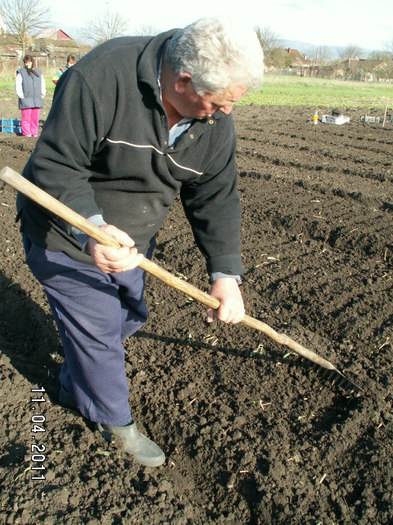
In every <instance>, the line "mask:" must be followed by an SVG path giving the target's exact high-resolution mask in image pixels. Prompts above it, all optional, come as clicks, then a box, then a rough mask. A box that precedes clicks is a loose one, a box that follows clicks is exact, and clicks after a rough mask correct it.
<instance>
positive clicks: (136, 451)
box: [97, 422, 165, 467]
mask: <svg viewBox="0 0 393 525" xmlns="http://www.w3.org/2000/svg"><path fill="white" fill-rule="evenodd" d="M97 429H98V431H99V432H100V434H101V435H102V436H103V437H104V438H105V439H106V440H107V441H111V438H112V435H114V436H115V437H117V438H119V439H120V442H121V444H122V445H123V449H124V450H125V452H128V453H129V454H131V455H132V456H134V458H135V461H136V462H137V463H140V464H141V465H145V466H146V467H158V466H160V465H162V464H163V463H164V461H165V454H164V452H163V451H162V450H161V449H160V447H159V446H158V445H156V444H155V443H154V441H152V440H151V439H149V438H147V437H146V436H144V435H143V434H141V433H140V432H139V430H138V428H137V426H136V424H135V422H133V423H131V424H130V425H126V426H124V427H121V426H120V427H118V426H114V425H104V424H101V423H97Z"/></svg>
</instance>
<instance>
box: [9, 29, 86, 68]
mask: <svg viewBox="0 0 393 525" xmlns="http://www.w3.org/2000/svg"><path fill="white" fill-rule="evenodd" d="M0 25H1V24H0ZM90 50H91V46H88V45H85V44H79V43H78V42H77V41H76V40H74V39H73V38H72V37H71V36H70V35H69V34H68V33H66V32H65V31H63V29H56V28H51V29H48V30H46V31H42V32H41V33H39V34H38V35H36V36H34V37H33V36H29V37H28V41H27V45H26V50H25V53H29V54H30V55H32V56H34V57H35V58H36V61H37V66H38V67H40V69H43V70H44V71H45V70H46V69H48V68H49V69H53V68H58V67H59V66H62V65H64V64H65V63H66V60H67V56H68V55H69V54H71V53H74V54H75V55H77V56H78V57H81V56H83V55H85V54H86V53H88V52H89V51H90ZM21 60H22V49H21V48H20V46H18V45H17V44H15V40H14V39H12V37H10V36H9V35H7V34H6V33H0V71H3V70H4V71H6V70H8V71H12V70H14V69H15V68H18V67H20V64H21Z"/></svg>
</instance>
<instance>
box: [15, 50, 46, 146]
mask: <svg viewBox="0 0 393 525" xmlns="http://www.w3.org/2000/svg"><path fill="white" fill-rule="evenodd" d="M23 63H24V67H21V68H20V69H18V71H17V72H16V79H15V92H16V94H17V96H18V107H19V109H20V110H21V112H22V124H21V128H22V135H24V136H25V137H37V136H38V127H39V117H40V109H41V108H42V107H43V105H44V98H45V95H46V85H45V79H44V76H43V74H42V72H41V70H39V69H37V68H36V67H35V60H34V57H33V56H31V55H26V56H25V57H24V59H23Z"/></svg>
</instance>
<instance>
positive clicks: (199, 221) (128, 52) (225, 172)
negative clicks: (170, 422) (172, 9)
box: [18, 18, 263, 466]
mask: <svg viewBox="0 0 393 525" xmlns="http://www.w3.org/2000/svg"><path fill="white" fill-rule="evenodd" d="M262 76H263V52H262V49H261V46H260V44H259V42H258V39H257V36H256V34H255V32H254V31H252V30H242V29H240V28H239V27H237V26H232V25H231V24H230V23H229V22H227V21H225V22H224V21H221V20H219V19H214V18H212V19H209V18H207V19H201V20H198V21H197V22H195V23H192V24H190V25H189V26H187V27H185V28H184V29H180V30H171V31H168V32H166V33H163V34H160V35H158V36H155V37H125V38H116V39H114V40H112V41H109V42H106V43H105V44H103V45H101V46H99V47H97V48H96V49H94V50H93V51H92V52H90V53H89V54H88V55H86V56H85V57H84V58H83V59H81V60H80V61H79V62H78V63H77V64H76V65H75V66H73V67H72V69H71V70H70V71H69V72H68V74H67V75H64V76H62V77H61V78H60V80H59V82H58V84H57V86H56V91H55V95H54V99H53V104H52V108H51V111H50V114H49V116H48V119H47V121H46V123H45V126H44V129H43V132H42V135H41V137H40V140H39V142H38V144H37V148H36V149H35V151H34V153H33V154H32V156H31V158H30V159H29V161H28V163H27V164H26V167H25V169H24V176H25V177H27V178H28V179H30V180H32V181H33V182H34V183H36V184H37V185H38V186H40V187H41V188H43V189H45V190H46V191H47V192H49V193H51V194H52V195H53V196H54V197H56V198H58V199H59V200H60V201H62V202H64V203H65V204H67V205H68V206H69V207H71V208H72V209H74V210H75V211H76V212H78V213H80V214H82V215H83V216H84V217H86V218H88V219H89V220H90V221H92V222H93V223H95V224H96V225H98V226H100V227H101V228H103V229H105V230H106V231H107V232H109V233H110V234H111V235H113V237H115V238H116V239H117V240H118V241H119V242H120V244H121V245H122V247H121V248H119V249H115V248H110V247H106V246H103V245H100V244H98V243H97V242H96V241H95V240H93V239H91V238H87V237H86V236H85V235H84V234H82V233H81V232H79V231H77V230H75V229H73V228H70V227H69V226H68V225H67V224H64V223H63V222H62V221H60V220H59V219H57V218H56V217H53V216H51V215H49V214H48V213H47V212H45V211H44V210H42V209H41V208H40V207H38V206H37V205H35V204H34V203H33V202H31V201H29V200H27V199H24V198H20V199H19V201H20V202H19V206H18V207H19V209H20V215H21V231H22V233H23V239H24V245H25V250H26V260H27V263H28V265H29V266H30V268H31V270H32V272H33V273H34V275H35V276H36V277H37V279H38V280H39V281H40V282H41V284H42V285H43V287H44V289H45V292H46V294H47V297H48V301H49V304H50V306H51V309H52V312H53V316H54V319H55V321H56V324H57V326H58V330H59V334H60V337H61V339H62V343H63V347H64V355H65V359H64V364H63V366H62V370H61V374H60V384H61V388H60V396H59V397H60V402H61V404H63V405H65V406H69V407H77V408H78V409H79V411H80V412H81V413H82V415H83V416H84V417H86V418H88V419H90V420H91V421H94V422H96V423H97V428H98V430H99V432H101V434H102V435H103V436H105V437H106V438H107V439H108V440H109V439H110V437H111V435H115V436H117V438H118V439H120V441H121V442H122V444H123V445H124V450H125V451H126V452H127V453H129V454H131V455H133V456H134V458H135V460H136V461H138V462H139V463H141V464H143V465H148V466H158V465H160V464H162V463H163V462H164V461H165V455H164V453H163V451H162V450H161V449H160V448H159V447H158V445H156V444H155V443H154V442H153V441H151V440H150V439H149V438H147V437H145V436H144V435H142V434H141V433H140V432H139V431H138V429H137V426H136V424H135V422H134V421H133V419H132V416H131V411H130V407H129V389H128V385H127V377H126V373H125V365H124V348H123V345H122V341H124V340H125V338H127V337H129V336H130V335H132V334H133V333H134V332H135V331H136V330H138V329H139V328H140V327H141V326H142V325H143V323H144V322H145V321H146V319H147V308H146V305H145V302H144V300H143V289H144V273H143V271H142V270H141V269H140V268H138V267H137V265H138V263H139V262H140V260H141V258H142V257H143V256H147V257H151V255H152V251H153V248H154V239H155V235H156V233H157V231H158V230H159V229H160V227H161V225H162V223H163V221H164V218H165V216H166V214H167V212H168V210H169V208H170V206H171V205H172V204H173V202H174V200H175V197H176V195H177V194H178V193H179V192H180V196H181V200H182V203H183V207H184V210H185V214H186V217H187V219H188V221H189V222H190V224H191V226H192V229H193V233H194V237H195V241H196V243H197V245H198V247H199V248H200V250H201V252H202V254H203V255H204V256H205V258H206V264H207V272H208V273H209V275H210V281H211V287H210V292H209V293H210V294H211V295H213V296H215V297H217V298H218V299H219V300H220V307H219V309H218V310H217V311H216V310H214V311H213V310H211V309H208V311H207V318H208V321H210V322H211V321H213V320H214V319H219V320H221V321H223V322H225V323H237V322H239V321H241V320H242V318H243V316H244V306H243V300H242V296H241V292H240V290H239V286H238V284H239V282H240V277H239V276H240V275H241V274H242V273H243V271H244V270H243V266H242V263H241V258H240V202H239V196H238V192H237V182H236V181H237V173H236V165H235V149H236V137H235V131H234V125H233V120H232V116H231V115H230V113H231V110H232V106H233V104H234V103H235V102H237V101H238V100H240V98H241V97H242V96H243V95H244V94H245V93H246V91H247V90H248V89H251V88H255V87H256V86H258V85H259V84H260V82H261V80H262Z"/></svg>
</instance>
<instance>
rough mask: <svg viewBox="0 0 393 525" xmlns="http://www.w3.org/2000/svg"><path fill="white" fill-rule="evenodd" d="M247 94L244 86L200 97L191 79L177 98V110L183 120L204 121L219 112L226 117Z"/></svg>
mask: <svg viewBox="0 0 393 525" xmlns="http://www.w3.org/2000/svg"><path fill="white" fill-rule="evenodd" d="M246 92H247V89H246V88H244V87H243V86H233V87H230V88H228V89H226V90H225V91H223V92H221V93H218V94H215V95H213V94H210V93H205V94H204V95H202V96H201V95H198V94H197V93H196V91H195V89H194V86H193V84H192V82H191V79H189V81H188V82H186V83H185V84H184V86H183V89H182V92H181V94H179V96H178V97H176V101H175V103H176V109H177V111H178V113H179V114H180V115H182V117H183V118H196V119H202V118H206V117H210V116H211V115H213V113H214V112H216V111H217V110H221V111H222V112H223V113H225V114H226V115H229V113H230V112H231V111H232V108H233V104H234V103H235V102H238V101H239V100H240V99H241V98H242V97H243V96H244V95H245V94H246Z"/></svg>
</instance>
